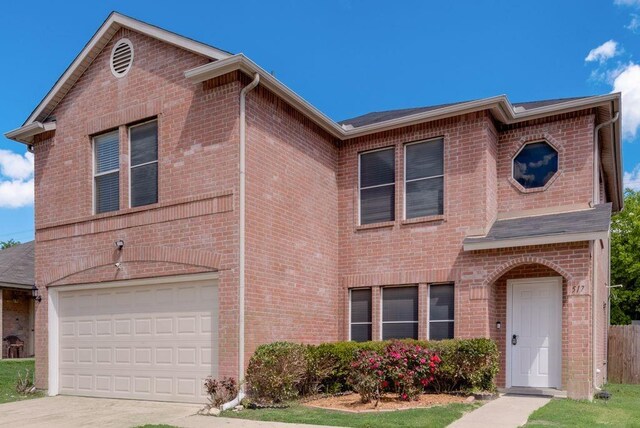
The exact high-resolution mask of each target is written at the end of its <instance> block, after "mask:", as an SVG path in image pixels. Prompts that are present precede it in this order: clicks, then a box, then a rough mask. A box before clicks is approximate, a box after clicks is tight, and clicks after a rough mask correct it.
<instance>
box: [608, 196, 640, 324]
mask: <svg viewBox="0 0 640 428" xmlns="http://www.w3.org/2000/svg"><path fill="white" fill-rule="evenodd" d="M618 284H620V285H622V287H621V288H612V289H611V323H612V324H630V323H631V320H636V319H640V192H636V191H634V190H631V189H626V190H625V192H624V210H622V211H621V212H619V213H617V214H616V215H615V216H614V217H613V220H612V222H611V284H610V285H618Z"/></svg>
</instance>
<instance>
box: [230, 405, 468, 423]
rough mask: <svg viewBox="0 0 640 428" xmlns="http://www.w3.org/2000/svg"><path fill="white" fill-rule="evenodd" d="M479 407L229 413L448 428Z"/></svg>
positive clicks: (288, 419)
mask: <svg viewBox="0 0 640 428" xmlns="http://www.w3.org/2000/svg"><path fill="white" fill-rule="evenodd" d="M476 407H478V405H477V404H450V405H447V406H437V407H431V408H428V409H413V410H399V411H393V412H375V413H348V412H339V411H330V410H323V409H313V408H309V407H304V406H300V405H295V406H292V407H290V408H288V409H260V410H246V409H245V410H242V411H241V412H233V411H226V412H223V413H222V416H224V417H227V418H241V419H251V420H256V421H277V422H290V423H302V424H315V425H332V426H342V427H358V428H365V427H376V428H377V427H380V428H385V427H390V428H391V427H407V428H408V427H446V426H447V425H449V424H450V423H451V422H453V421H455V420H456V419H458V418H460V417H461V416H462V415H463V414H464V413H466V412H468V411H471V410H472V409H474V408H476Z"/></svg>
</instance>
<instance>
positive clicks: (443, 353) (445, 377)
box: [407, 339, 500, 392]
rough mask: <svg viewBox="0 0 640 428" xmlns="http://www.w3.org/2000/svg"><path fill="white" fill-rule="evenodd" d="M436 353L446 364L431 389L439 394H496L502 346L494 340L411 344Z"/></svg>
mask: <svg viewBox="0 0 640 428" xmlns="http://www.w3.org/2000/svg"><path fill="white" fill-rule="evenodd" d="M407 342H408V343H412V342H413V343H417V344H420V345H422V346H424V347H426V348H428V349H429V350H431V351H433V352H435V353H436V354H437V355H438V356H439V357H440V359H441V360H442V363H441V364H440V366H439V368H438V370H437V371H436V373H435V375H434V381H433V382H432V383H431V385H430V389H431V390H433V391H435V392H452V391H463V392H479V391H494V390H495V389H496V386H495V377H496V375H497V374H498V361H499V356H500V354H499V352H498V346H497V345H496V343H495V342H494V341H493V340H491V339H450V340H440V341H431V342H425V341H407Z"/></svg>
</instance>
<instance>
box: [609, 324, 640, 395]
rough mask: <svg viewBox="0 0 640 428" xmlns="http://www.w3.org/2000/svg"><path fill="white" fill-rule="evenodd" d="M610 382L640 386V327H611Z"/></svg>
mask: <svg viewBox="0 0 640 428" xmlns="http://www.w3.org/2000/svg"><path fill="white" fill-rule="evenodd" d="M608 366H609V367H608V370H609V372H608V374H609V382H612V383H634V384H640V325H612V326H611V327H609V362H608Z"/></svg>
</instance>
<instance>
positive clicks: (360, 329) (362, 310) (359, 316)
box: [350, 288, 371, 342]
mask: <svg viewBox="0 0 640 428" xmlns="http://www.w3.org/2000/svg"><path fill="white" fill-rule="evenodd" d="M350 295H351V325H350V328H351V333H350V335H351V340H353V341H355V342H366V341H369V340H371V289H370V288H366V289H356V290H351V292H350Z"/></svg>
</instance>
